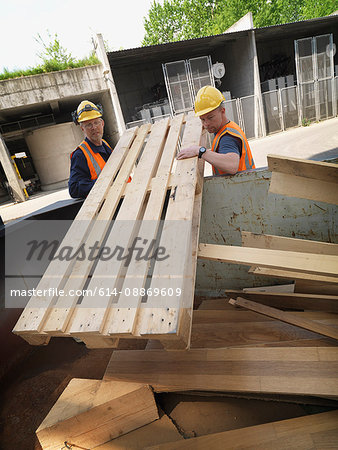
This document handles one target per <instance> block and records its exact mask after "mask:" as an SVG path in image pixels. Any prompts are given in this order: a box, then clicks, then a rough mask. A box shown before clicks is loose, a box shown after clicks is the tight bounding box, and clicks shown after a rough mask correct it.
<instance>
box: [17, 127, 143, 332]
mask: <svg viewBox="0 0 338 450" xmlns="http://www.w3.org/2000/svg"><path fill="white" fill-rule="evenodd" d="M136 133H137V130H136V129H130V130H127V131H126V132H125V133H124V134H123V136H122V137H121V139H120V140H119V142H118V144H117V146H116V147H115V149H114V151H113V153H112V154H111V156H110V157H109V159H108V161H107V164H106V165H105V167H104V168H103V170H102V173H101V174H100V177H99V178H98V180H97V183H95V185H94V186H93V189H92V190H91V191H90V193H89V195H88V197H87V199H86V201H85V202H84V203H83V205H82V207H81V209H80V211H79V212H78V214H77V216H76V218H75V220H74V221H73V223H72V224H71V226H70V228H69V230H68V231H67V233H66V235H65V237H64V239H63V241H62V243H61V247H71V248H79V247H80V246H81V244H82V243H83V242H85V240H86V238H87V236H88V234H89V232H90V229H91V227H92V225H93V219H95V217H96V216H97V214H98V212H99V211H100V208H101V206H102V203H103V201H104V200H105V197H106V194H107V192H108V190H109V188H110V186H111V184H112V180H113V178H114V176H115V175H116V174H117V172H118V171H119V169H120V167H121V165H122V163H123V161H124V158H125V156H126V154H127V150H128V149H129V148H130V146H131V144H132V142H133V140H134V138H135V136H136ZM73 265H74V259H70V260H69V259H68V258H66V259H64V260H63V261H59V260H57V259H56V260H52V261H51V262H50V264H49V265H48V267H47V269H46V271H45V273H44V275H43V277H42V278H41V280H40V282H39V284H38V286H37V288H36V289H37V290H40V291H42V292H45V293H48V295H45V296H43V297H39V296H32V297H31V298H30V300H29V301H28V303H27V306H26V308H25V309H24V311H23V312H22V314H21V316H20V318H19V320H18V322H17V323H16V325H15V327H14V329H13V332H14V333H16V334H22V333H34V332H35V333H36V332H40V331H41V330H42V328H43V326H44V320H45V318H46V315H47V313H48V311H49V308H50V307H51V306H52V305H53V302H54V301H55V300H56V292H58V291H59V290H61V289H62V288H63V286H64V285H65V283H66V281H67V279H68V276H69V275H70V272H71V270H72V268H73ZM50 292H52V294H50Z"/></svg>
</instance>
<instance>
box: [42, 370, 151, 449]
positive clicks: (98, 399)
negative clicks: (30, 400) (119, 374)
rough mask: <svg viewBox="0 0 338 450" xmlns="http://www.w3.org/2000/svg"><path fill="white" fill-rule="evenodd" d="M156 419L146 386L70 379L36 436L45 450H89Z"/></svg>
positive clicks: (149, 391)
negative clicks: (72, 448) (72, 449)
mask: <svg viewBox="0 0 338 450" xmlns="http://www.w3.org/2000/svg"><path fill="white" fill-rule="evenodd" d="M156 419H158V411H157V406H156V403H155V399H154V395H153V393H152V391H151V389H150V388H149V386H143V385H140V384H133V383H123V382H120V383H115V382H114V383H110V382H104V381H101V380H100V381H99V380H83V379H77V378H75V379H73V380H71V382H70V383H69V384H68V386H67V388H66V389H65V391H64V392H63V394H62V395H61V397H60V398H59V399H58V401H57V402H56V404H55V405H54V406H53V408H52V409H51V411H50V412H49V414H48V415H47V417H46V418H45V420H44V421H43V422H42V424H41V425H40V427H39V428H38V429H37V431H36V434H37V436H38V439H39V441H40V443H41V445H42V447H43V449H45V450H47V449H48V450H57V449H59V448H61V447H63V446H64V442H65V441H67V442H70V443H72V444H74V445H77V446H80V447H84V448H93V447H95V446H97V445H100V444H103V443H105V442H107V441H108V440H110V439H112V438H114V437H118V436H120V435H122V434H125V433H128V432H129V431H132V430H135V429H136V428H139V427H141V426H143V425H146V424H148V423H150V422H152V421H154V420H156Z"/></svg>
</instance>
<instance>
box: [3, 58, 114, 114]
mask: <svg viewBox="0 0 338 450" xmlns="http://www.w3.org/2000/svg"><path fill="white" fill-rule="evenodd" d="M106 89H107V86H106V83H105V80H104V78H103V74H102V66H101V65H96V66H88V67H80V68H78V69H69V70H61V71H59V72H50V73H45V74H41V75H32V76H29V77H22V78H14V79H9V80H3V81H0V109H1V110H6V109H11V108H17V107H20V106H27V105H30V104H38V103H42V102H49V101H53V100H60V99H62V98H67V97H75V96H78V95H83V94H87V93H93V92H97V91H104V90H106Z"/></svg>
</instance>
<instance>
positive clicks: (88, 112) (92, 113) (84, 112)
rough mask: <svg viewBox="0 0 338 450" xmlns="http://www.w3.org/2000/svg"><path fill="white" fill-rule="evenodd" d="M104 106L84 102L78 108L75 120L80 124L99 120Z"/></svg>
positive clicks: (87, 101)
mask: <svg viewBox="0 0 338 450" xmlns="http://www.w3.org/2000/svg"><path fill="white" fill-rule="evenodd" d="M102 112H103V110H102V106H101V105H97V106H96V105H95V104H94V103H92V102H90V101H89V100H83V101H82V102H81V103H80V104H79V106H78V107H77V110H76V113H75V117H74V116H73V117H74V118H75V120H76V122H78V123H81V122H85V121H86V120H91V119H97V118H98V117H102Z"/></svg>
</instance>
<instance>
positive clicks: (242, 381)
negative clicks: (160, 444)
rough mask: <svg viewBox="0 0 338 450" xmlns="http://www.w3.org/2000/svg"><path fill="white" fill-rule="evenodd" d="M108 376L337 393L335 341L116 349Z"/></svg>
mask: <svg viewBox="0 0 338 450" xmlns="http://www.w3.org/2000/svg"><path fill="white" fill-rule="evenodd" d="M104 379H105V380H107V381H112V380H124V381H129V382H134V383H135V382H138V383H147V384H150V385H151V386H153V388H154V389H155V391H157V392H170V391H189V390H198V391H209V392H210V391H225V392H251V393H254V392H256V393H270V394H271V393H275V394H297V395H316V396H329V397H335V396H338V348H337V347H320V348H317V347H314V348H311V347H306V348H305V347H281V348H265V347H262V348H255V347H248V348H221V349H219V348H218V349H192V350H188V351H181V350H177V351H170V352H167V351H164V350H152V351H133V350H130V351H114V352H113V355H112V357H111V360H110V362H109V364H108V366H107V370H106V373H105V376H104Z"/></svg>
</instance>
